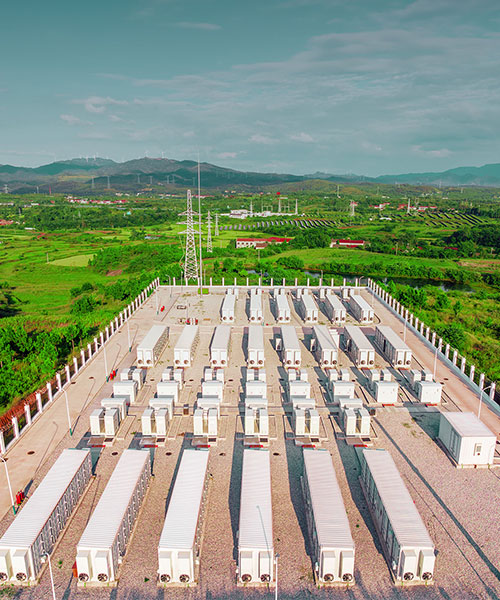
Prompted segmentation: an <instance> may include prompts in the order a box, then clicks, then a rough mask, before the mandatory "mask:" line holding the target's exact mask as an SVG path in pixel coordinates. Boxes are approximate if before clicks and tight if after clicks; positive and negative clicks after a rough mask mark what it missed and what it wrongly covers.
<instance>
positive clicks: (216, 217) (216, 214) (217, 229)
mask: <svg viewBox="0 0 500 600" xmlns="http://www.w3.org/2000/svg"><path fill="white" fill-rule="evenodd" d="M214 235H219V213H215V231H214Z"/></svg>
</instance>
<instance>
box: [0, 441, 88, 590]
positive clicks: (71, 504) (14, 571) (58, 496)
mask: <svg viewBox="0 0 500 600" xmlns="http://www.w3.org/2000/svg"><path fill="white" fill-rule="evenodd" d="M91 475H92V460H91V457H90V451H89V450H76V449H66V450H63V451H62V453H61V455H60V456H59V458H58V459H57V460H56V462H55V463H54V464H53V466H52V467H51V468H50V470H49V472H48V473H47V475H45V477H44V478H43V480H42V482H41V483H40V485H39V486H38V487H37V488H36V490H35V491H34V492H33V493H32V495H31V497H30V498H29V500H28V501H27V503H26V505H25V506H24V508H23V509H22V510H21V512H20V513H19V514H18V515H17V517H16V518H15V519H14V521H13V522H12V524H11V525H10V526H9V528H8V529H7V531H6V532H5V533H4V534H3V536H2V537H1V538H0V582H1V583H2V584H5V583H13V584H23V583H34V582H35V581H36V580H37V577H38V575H39V573H40V570H41V568H42V558H43V555H44V554H45V553H49V554H50V553H51V552H52V549H53V548H54V545H55V543H56V542H57V538H58V537H59V534H60V533H61V531H62V530H63V529H64V526H65V525H66V522H67V520H68V518H69V517H70V515H71V513H72V512H73V509H74V508H75V506H76V504H77V503H78V501H79V499H80V496H81V495H82V493H83V491H84V489H85V487H86V485H87V483H88V481H89V479H90V476H91Z"/></svg>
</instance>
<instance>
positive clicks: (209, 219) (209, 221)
mask: <svg viewBox="0 0 500 600" xmlns="http://www.w3.org/2000/svg"><path fill="white" fill-rule="evenodd" d="M207 228H208V232H207V252H213V248H212V217H211V216H210V211H208V215H207Z"/></svg>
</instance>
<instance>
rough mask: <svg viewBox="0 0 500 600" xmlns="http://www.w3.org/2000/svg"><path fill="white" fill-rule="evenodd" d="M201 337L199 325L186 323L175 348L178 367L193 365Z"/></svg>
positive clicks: (175, 359)
mask: <svg viewBox="0 0 500 600" xmlns="http://www.w3.org/2000/svg"><path fill="white" fill-rule="evenodd" d="M233 298H234V296H233ZM199 338H200V329H199V327H198V325H184V329H183V330H182V333H181V335H180V337H179V339H178V340H177V343H176V344H175V348H174V364H175V366H176V367H181V368H186V367H190V366H191V364H192V362H193V358H194V353H195V351H196V347H197V345H198V340H199Z"/></svg>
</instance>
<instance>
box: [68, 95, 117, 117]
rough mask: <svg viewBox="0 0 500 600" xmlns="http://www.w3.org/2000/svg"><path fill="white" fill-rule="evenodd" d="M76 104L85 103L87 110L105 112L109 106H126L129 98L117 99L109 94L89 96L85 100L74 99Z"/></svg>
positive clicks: (97, 112)
mask: <svg viewBox="0 0 500 600" xmlns="http://www.w3.org/2000/svg"><path fill="white" fill-rule="evenodd" d="M73 102H74V103H75V104H83V106H84V107H85V110H86V111H87V112H90V113H96V114H99V113H103V112H104V111H105V110H106V108H107V107H108V106H126V105H127V104H128V102H127V100H116V99H115V98H110V97H109V96H107V97H103V96H89V97H88V98H84V99H83V100H73Z"/></svg>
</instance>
